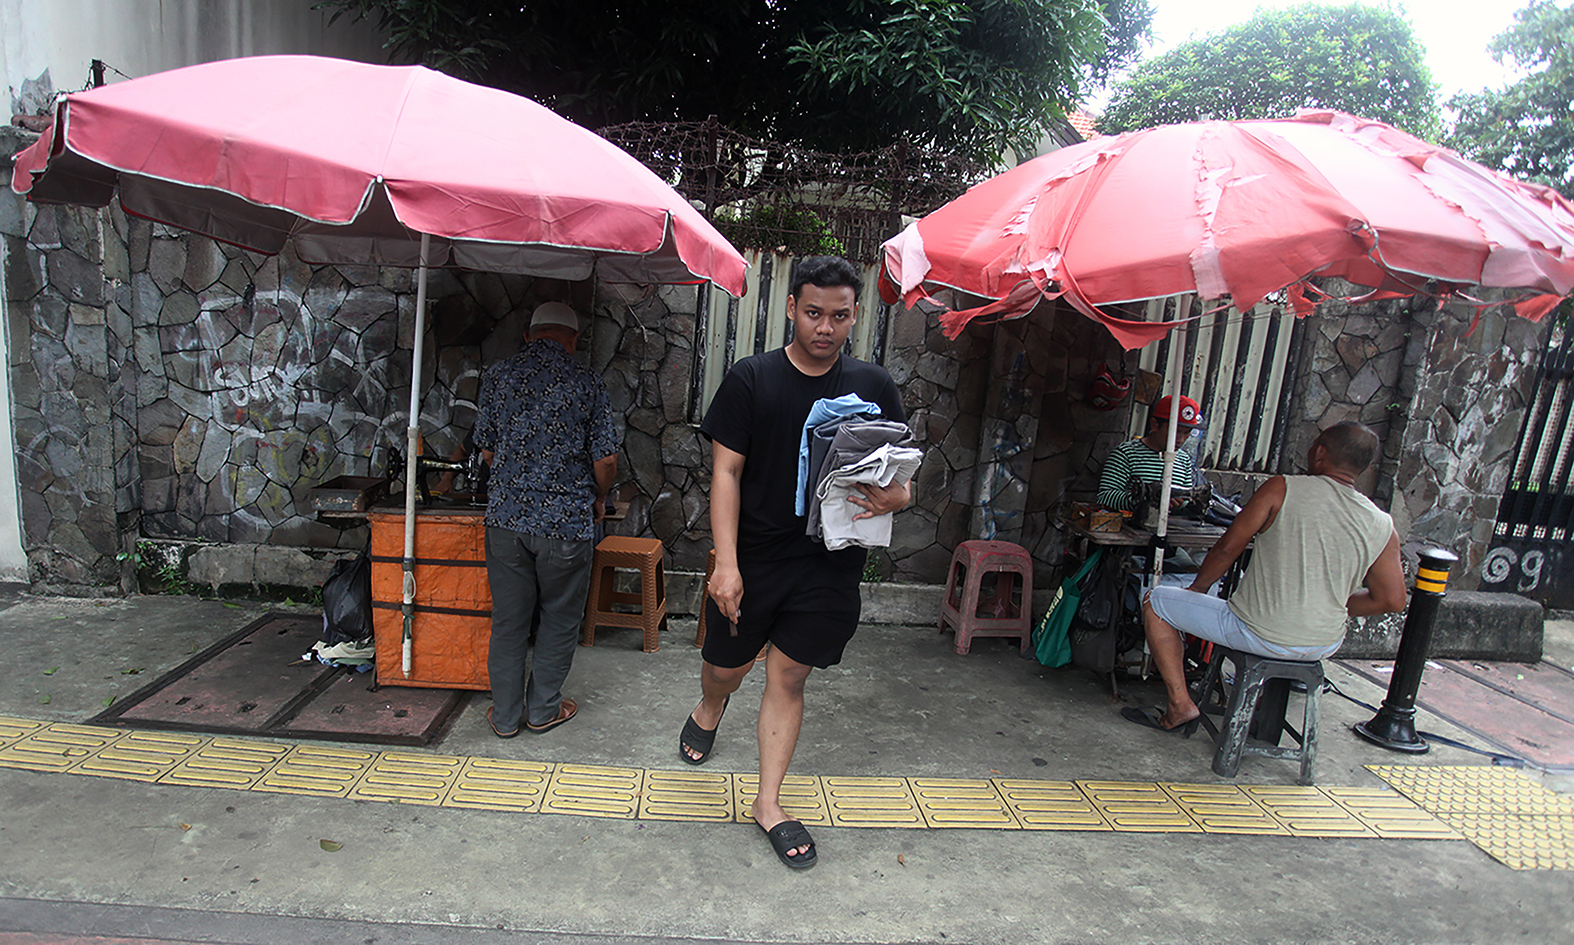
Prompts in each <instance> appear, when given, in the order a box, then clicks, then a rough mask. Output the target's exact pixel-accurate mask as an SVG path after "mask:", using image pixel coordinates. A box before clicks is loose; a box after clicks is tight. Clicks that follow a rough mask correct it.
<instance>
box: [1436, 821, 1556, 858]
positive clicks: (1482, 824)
mask: <svg viewBox="0 0 1574 945" xmlns="http://www.w3.org/2000/svg"><path fill="white" fill-rule="evenodd" d="M1441 816H1442V818H1443V820H1444V821H1445V822H1447V823H1448V824H1449V825H1450V826H1452V827H1453V828H1454V829H1456V830H1458V831H1459V833H1460V834H1461V835H1463V836H1464V837H1465V838H1466V839H1467V840H1469V841H1470V842H1471V843H1474V844H1475V845H1476V846H1478V847H1480V848H1481V849H1482V850H1483V851H1484V852H1485V853H1486V854H1487V855H1488V856H1490V857H1492V858H1493V859H1495V860H1497V861H1498V862H1499V863H1502V864H1503V865H1505V866H1508V867H1510V868H1511V869H1516V870H1570V869H1574V815H1569V814H1550V815H1549V814H1502V813H1478V812H1464V811H1453V812H1449V813H1445V814H1443V815H1441Z"/></svg>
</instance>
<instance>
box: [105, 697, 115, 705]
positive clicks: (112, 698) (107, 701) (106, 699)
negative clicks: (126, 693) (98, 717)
mask: <svg viewBox="0 0 1574 945" xmlns="http://www.w3.org/2000/svg"><path fill="white" fill-rule="evenodd" d="M114 701H115V697H114V696H105V697H104V704H105V705H109V704H110V703H111V702H114Z"/></svg>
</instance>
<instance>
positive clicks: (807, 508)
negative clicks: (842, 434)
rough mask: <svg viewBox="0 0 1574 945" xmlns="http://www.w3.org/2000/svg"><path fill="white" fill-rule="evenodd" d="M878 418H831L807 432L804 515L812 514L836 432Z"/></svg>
mask: <svg viewBox="0 0 1574 945" xmlns="http://www.w3.org/2000/svg"><path fill="white" fill-rule="evenodd" d="M879 417H880V415H879V414H878V413H852V414H847V415H845V416H841V417H832V418H831V419H829V420H827V421H825V422H824V423H821V424H819V425H818V426H815V427H812V428H811V429H810V430H809V467H808V475H807V476H806V477H805V482H804V483H803V496H802V498H803V505H804V514H805V515H813V514H814V513H813V512H812V511H811V507H812V506H813V505H814V492H815V490H816V489H818V488H819V486H820V480H821V479H822V478H823V475H822V474H823V470H824V466H825V457H826V455H827V454H829V453H830V452H831V441H832V440H834V439H836V431H837V430H840V429H841V428H842V424H844V423H869V422H872V421H875V420H878V419H879ZM886 422H888V423H889V422H890V421H886ZM904 429H905V428H904ZM809 534H811V535H813V534H814V532H812V531H811V532H809Z"/></svg>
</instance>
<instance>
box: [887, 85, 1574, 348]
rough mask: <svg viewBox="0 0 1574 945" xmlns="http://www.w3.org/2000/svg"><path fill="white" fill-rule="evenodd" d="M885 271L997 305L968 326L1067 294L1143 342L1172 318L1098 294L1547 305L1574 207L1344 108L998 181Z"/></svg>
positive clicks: (1562, 276) (1303, 305)
mask: <svg viewBox="0 0 1574 945" xmlns="http://www.w3.org/2000/svg"><path fill="white" fill-rule="evenodd" d="M881 275H882V278H881V288H882V291H883V293H884V294H885V297H886V299H887V300H888V301H896V300H897V299H898V298H901V299H902V300H903V301H905V302H906V303H907V304H908V305H909V306H912V305H914V304H916V303H917V302H918V301H920V300H922V299H925V298H927V297H928V296H929V293H930V292H932V291H933V290H935V289H938V288H945V287H949V288H955V289H960V290H962V291H964V292H967V293H970V294H972V295H977V296H983V297H985V298H990V299H994V300H996V301H995V302H994V303H992V304H989V305H985V306H982V307H979V308H975V309H969V310H964V311H956V312H947V313H946V314H944V315H942V316H941V319H942V321H943V323H944V324H945V326H946V330H947V333H948V334H950V335H951V336H952V337H955V336H956V334H958V333H959V332H960V331H961V330H962V326H963V325H965V324H966V323H967V322H968V321H969V320H970V319H972V318H975V317H978V316H980V315H999V316H1001V317H1007V318H1009V317H1018V316H1021V315H1024V314H1026V313H1027V311H1028V310H1029V309H1031V308H1032V307H1033V305H1034V304H1036V303H1037V302H1038V300H1039V299H1040V298H1041V297H1049V298H1055V297H1059V296H1064V297H1065V298H1066V300H1067V301H1068V302H1069V303H1070V304H1071V305H1072V306H1073V307H1075V308H1076V309H1077V310H1078V311H1080V312H1082V313H1084V314H1085V315H1088V316H1089V317H1091V318H1095V319H1098V320H1099V321H1102V322H1103V323H1104V324H1105V325H1107V326H1108V327H1109V329H1110V332H1111V333H1112V334H1114V335H1115V337H1116V338H1117V339H1119V340H1120V342H1121V343H1122V344H1123V345H1125V346H1126V347H1127V348H1138V347H1141V346H1143V345H1145V344H1147V343H1149V342H1151V341H1154V340H1156V339H1158V338H1160V337H1162V336H1163V335H1164V333H1165V332H1167V331H1168V330H1169V328H1170V327H1172V326H1173V324H1174V323H1170V322H1157V323H1144V322H1132V321H1127V320H1123V319H1119V318H1116V317H1113V316H1110V315H1108V314H1106V313H1104V312H1102V311H1100V310H1099V306H1102V305H1108V304H1113V303H1120V302H1129V301H1135V300H1139V299H1150V298H1158V297H1161V296H1167V295H1176V294H1180V293H1186V292H1195V293H1197V294H1198V295H1199V296H1201V297H1203V298H1222V297H1225V296H1228V297H1230V299H1231V301H1232V302H1233V304H1234V306H1235V308H1237V309H1239V310H1241V311H1246V310H1248V309H1250V308H1251V306H1253V305H1255V304H1256V303H1257V302H1258V301H1259V300H1261V299H1262V298H1263V296H1265V295H1267V294H1268V293H1270V292H1273V291H1276V290H1280V289H1284V288H1287V287H1288V288H1290V289H1291V290H1292V298H1293V299H1294V301H1296V303H1297V304H1296V309H1297V312H1298V313H1300V314H1305V313H1306V312H1308V311H1310V308H1311V305H1310V303H1307V302H1306V301H1305V296H1304V292H1305V291H1306V290H1307V288H1308V286H1307V285H1306V280H1307V279H1308V278H1309V277H1313V276H1337V277H1339V278H1342V279H1346V280H1349V281H1351V282H1354V283H1356V284H1358V285H1363V286H1368V287H1370V288H1372V289H1374V290H1376V294H1375V295H1374V296H1371V297H1395V296H1402V295H1411V294H1415V293H1418V292H1430V293H1433V294H1438V295H1443V296H1446V295H1449V294H1451V293H1453V292H1456V291H1458V290H1459V289H1461V288H1463V287H1465V286H1471V285H1484V286H1495V287H1504V288H1512V289H1520V290H1524V294H1523V295H1522V296H1521V297H1520V298H1519V299H1516V300H1515V301H1516V305H1517V308H1518V309H1519V311H1520V312H1521V314H1524V315H1526V316H1528V317H1531V318H1540V317H1541V315H1543V314H1545V313H1546V312H1547V311H1549V310H1550V309H1551V308H1552V306H1553V305H1555V304H1556V303H1557V301H1558V299H1559V298H1560V297H1562V296H1566V295H1568V294H1569V292H1570V290H1571V289H1574V204H1571V203H1570V202H1569V201H1568V200H1566V199H1564V198H1563V197H1561V196H1560V195H1558V194H1557V193H1556V192H1555V191H1553V190H1551V189H1550V188H1547V187H1541V186H1537V185H1533V184H1526V183H1522V182H1519V181H1515V180H1511V179H1509V178H1507V177H1504V176H1503V175H1501V174H1497V173H1495V172H1493V171H1490V170H1487V169H1486V168H1484V167H1482V166H1480V165H1479V164H1475V163H1472V162H1470V161H1467V160H1465V159H1463V158H1461V157H1459V155H1457V154H1455V153H1453V152H1452V151H1448V150H1445V149H1443V148H1440V147H1437V146H1435V145H1430V144H1427V143H1426V142H1424V141H1421V140H1420V139H1418V138H1414V137H1412V136H1410V135H1407V134H1405V133H1403V132H1401V131H1398V130H1396V129H1394V128H1391V127H1389V126H1388V125H1385V124H1382V123H1380V122H1375V121H1367V120H1364V119H1360V118H1354V117H1352V116H1349V115H1345V114H1341V113H1338V112H1303V113H1301V114H1300V115H1297V116H1296V117H1295V118H1291V119H1283V120H1275V121H1237V122H1225V121H1208V122H1196V123H1192V124H1184V125H1166V126H1163V127H1159V128H1151V129H1148V130H1145V131H1137V132H1132V133H1130V134H1124V135H1120V136H1117V137H1105V138H1097V139H1095V140H1093V141H1089V142H1086V143H1083V144H1079V145H1075V146H1073V147H1069V148H1065V149H1062V150H1060V151H1054V152H1051V153H1050V154H1046V155H1044V156H1043V157H1040V158H1037V159H1035V160H1032V161H1029V162H1027V163H1025V164H1022V165H1020V166H1018V167H1016V168H1014V169H1012V170H1010V171H1007V172H1005V173H1004V174H1001V175H999V176H998V177H995V178H992V179H990V180H988V181H985V182H984V183H982V184H980V185H978V186H977V187H974V188H973V189H972V190H969V191H968V192H967V193H965V194H963V195H962V196H961V197H958V198H957V199H956V200H954V201H952V202H951V203H949V204H947V205H946V206H944V207H941V208H940V209H939V210H936V211H935V212H934V213H931V214H930V215H928V216H927V217H924V218H923V219H921V220H919V221H918V222H916V223H914V224H913V225H911V226H909V227H908V228H907V229H906V230H905V231H903V232H902V233H901V234H900V235H898V236H896V237H894V238H892V239H891V240H889V241H887V242H886V244H885V266H884V268H883V269H882V273H881ZM1428 283H1441V284H1442V285H1435V284H1434V285H1430V286H1429V285H1428Z"/></svg>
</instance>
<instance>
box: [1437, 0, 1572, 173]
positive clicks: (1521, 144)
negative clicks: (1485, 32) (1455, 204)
mask: <svg viewBox="0 0 1574 945" xmlns="http://www.w3.org/2000/svg"><path fill="white" fill-rule="evenodd" d="M1514 20H1515V23H1514V25H1513V26H1511V27H1509V28H1508V29H1506V30H1504V31H1503V32H1501V33H1499V34H1498V35H1497V36H1495V37H1493V38H1492V42H1491V43H1490V44H1489V45H1488V47H1487V48H1488V49H1489V50H1490V51H1491V53H1492V56H1493V58H1495V59H1497V61H1498V62H1503V61H1504V60H1505V58H1507V59H1512V60H1513V62H1514V64H1515V65H1516V66H1517V67H1518V68H1519V69H1520V70H1521V71H1524V72H1525V73H1527V74H1526V75H1525V77H1524V78H1522V79H1520V80H1519V81H1517V82H1514V83H1512V84H1510V85H1509V86H1507V87H1506V88H1503V89H1501V90H1498V91H1491V90H1483V91H1481V92H1477V93H1474V94H1468V93H1467V94H1460V95H1456V96H1454V97H1453V98H1451V99H1449V102H1448V106H1449V108H1451V109H1453V110H1454V111H1455V113H1456V114H1457V115H1458V119H1457V121H1456V122H1455V124H1454V128H1453V131H1452V132H1451V134H1450V135H1449V138H1448V145H1449V146H1450V147H1452V148H1454V149H1456V150H1458V151H1459V152H1460V153H1461V154H1464V155H1465V156H1466V157H1469V158H1472V159H1474V160H1477V161H1480V162H1481V163H1482V164H1485V165H1487V166H1489V167H1493V168H1496V169H1498V170H1501V171H1503V172H1504V173H1506V174H1512V175H1513V176H1515V177H1520V178H1527V179H1534V180H1539V181H1541V182H1542V183H1544V184H1548V185H1550V186H1552V187H1555V188H1557V189H1558V190H1559V191H1561V192H1562V193H1563V195H1564V196H1566V197H1574V5H1568V4H1565V5H1563V6H1559V5H1558V4H1557V3H1555V2H1553V0H1532V2H1531V3H1530V5H1529V6H1527V7H1525V8H1524V9H1523V10H1520V11H1518V12H1517V13H1515V14H1514Z"/></svg>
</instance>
